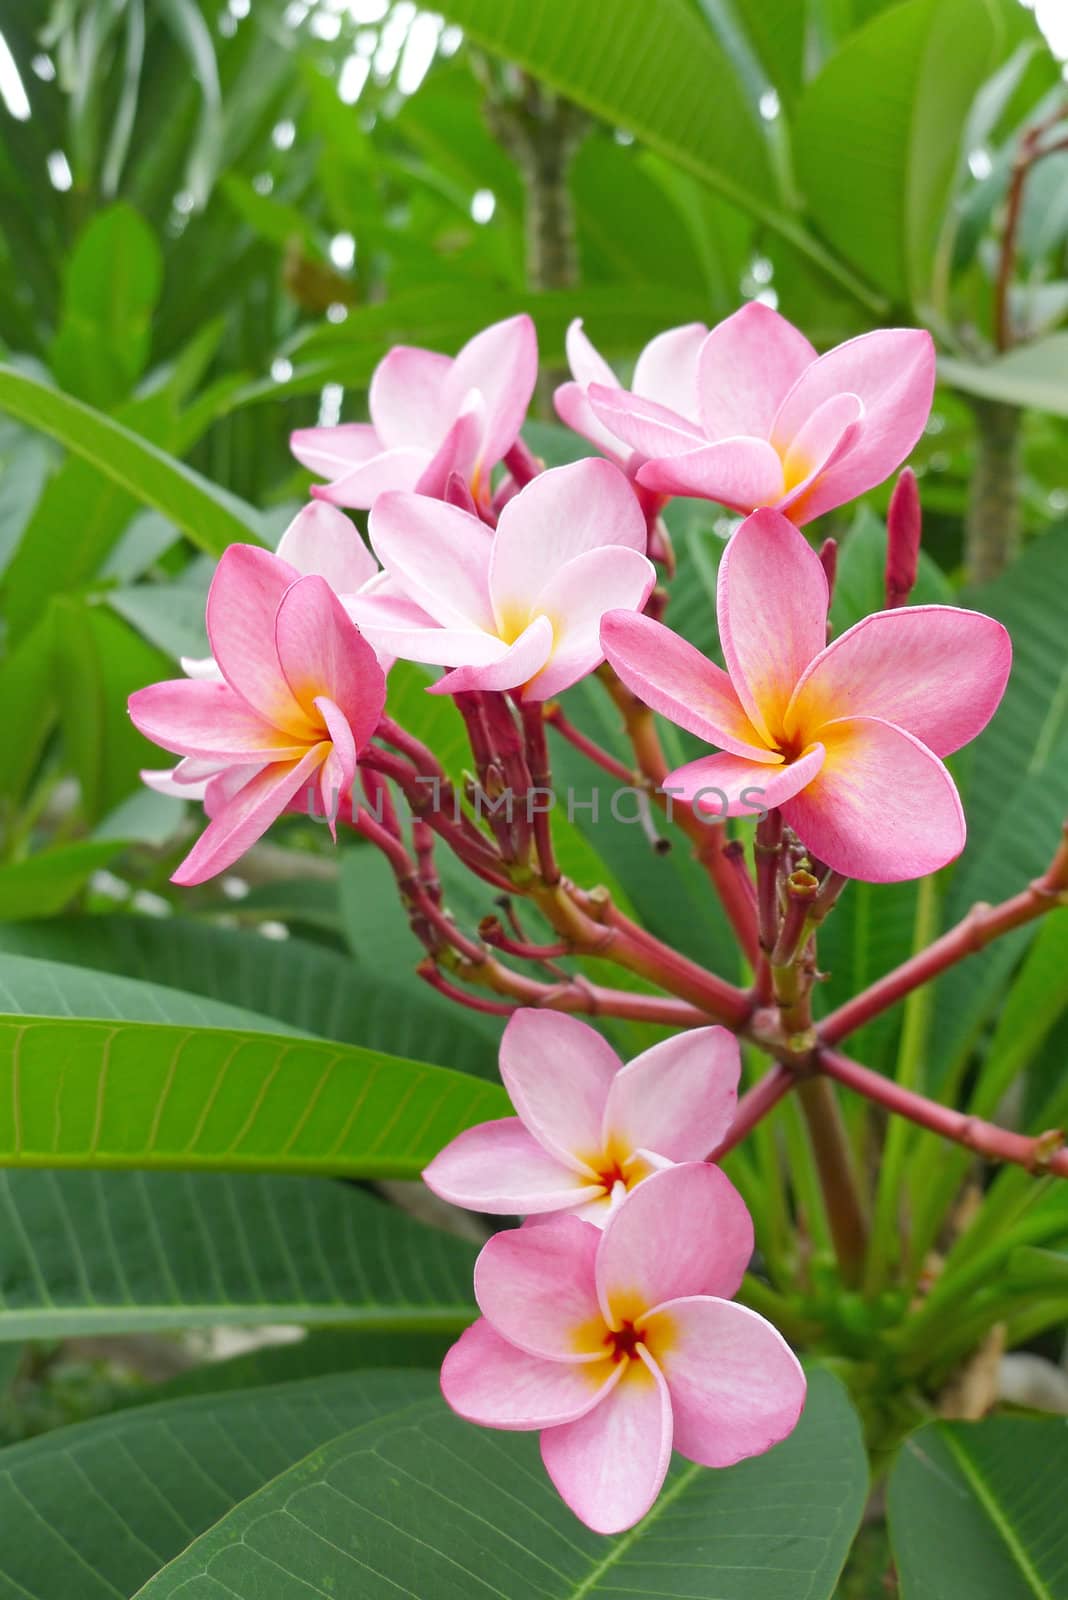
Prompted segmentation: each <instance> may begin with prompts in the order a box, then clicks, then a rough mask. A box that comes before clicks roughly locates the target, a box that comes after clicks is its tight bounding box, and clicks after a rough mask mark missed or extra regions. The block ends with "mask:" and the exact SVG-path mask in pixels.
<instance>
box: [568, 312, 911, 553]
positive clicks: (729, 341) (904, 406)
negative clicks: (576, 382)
mask: <svg viewBox="0 0 1068 1600" xmlns="http://www.w3.org/2000/svg"><path fill="white" fill-rule="evenodd" d="M683 333H689V336H690V340H691V341H692V340H693V339H694V338H695V337H696V330H682V329H680V330H676V334H677V335H680V336H681V335H682V334H683ZM665 337H667V336H665ZM649 348H650V349H652V346H650V347H649ZM691 363H692V349H690V348H689V346H687V347H686V350H685V360H684V361H682V363H681V367H680V378H679V383H680V387H682V388H683V389H684V390H685V396H684V402H682V403H680V401H678V400H675V401H667V402H665V401H664V400H663V399H662V398H659V396H654V395H653V393H652V389H651V387H650V384H649V383H648V381H643V387H642V389H639V388H638V374H637V372H636V373H635V389H634V391H633V392H628V391H627V390H625V389H621V388H620V387H619V386H618V384H616V383H615V380H614V379H612V380H611V381H610V382H607V383H606V382H605V381H604V379H603V377H602V379H601V380H597V379H594V378H591V377H590V376H589V375H588V374H587V379H586V382H585V390H584V397H583V400H582V404H581V407H580V405H579V401H578V400H577V398H576V397H574V396H573V395H570V394H569V393H566V392H565V391H567V390H568V389H569V388H570V386H568V385H565V388H564V391H562V393H564V402H565V403H564V409H563V410H562V411H561V415H563V416H565V419H568V418H569V414H570V415H571V416H575V417H576V419H577V420H576V421H575V422H574V423H573V424H572V425H573V426H578V427H579V431H580V432H587V428H586V426H583V423H582V419H583V418H584V417H585V416H586V414H587V412H588V413H589V414H592V416H593V418H594V419H595V420H596V422H597V424H598V425H599V429H600V430H601V431H600V434H599V436H598V437H597V439H596V440H595V442H596V443H598V444H603V439H604V436H605V435H607V436H609V437H610V438H611V439H613V440H614V441H616V445H615V451H616V452H618V450H619V448H620V446H621V445H626V446H629V448H630V449H631V451H633V452H635V454H634V455H632V456H631V458H630V463H629V466H628V470H629V471H631V472H634V473H635V474H636V476H637V481H638V484H639V485H640V486H641V487H642V488H644V489H647V490H650V491H652V492H654V493H656V494H658V495H673V494H682V495H695V496H697V497H698V498H700V499H704V500H715V501H717V502H718V503H719V504H720V505H723V506H726V507H727V508H728V509H730V510H733V511H740V512H749V511H753V510H755V509H756V508H757V507H759V506H775V507H777V508H778V509H779V510H780V511H783V512H785V513H786V514H787V515H788V516H789V517H790V519H791V521H793V522H795V523H797V524H798V525H799V526H800V525H803V524H804V523H806V522H811V521H812V519H813V518H814V517H818V516H820V515H821V514H822V513H823V512H825V511H830V510H832V509H833V507H835V506H840V505H843V504H844V503H845V502H846V501H847V500H852V499H853V498H854V497H855V496H857V495H859V494H864V493H865V492H866V491H867V490H868V489H872V488H874V487H875V485H876V484H879V483H882V482H883V480H884V479H885V478H887V477H888V476H889V475H890V473H891V472H893V470H894V468H895V467H897V466H899V465H900V463H901V462H902V461H903V460H904V459H905V457H906V456H907V455H908V453H909V451H910V450H911V449H912V447H913V445H914V444H915V443H916V440H917V439H918V438H919V436H920V434H921V433H922V431H923V427H924V424H925V423H926V421H927V417H928V413H929V412H930V409H931V397H932V394H933V392H934V380H935V352H934V345H933V343H932V340H931V336H930V334H928V333H925V332H923V331H922V330H921V329H916V328H888V329H882V330H879V331H876V332H875V333H865V334H862V335H861V336H860V337H859V338H857V339H850V340H848V341H847V342H846V343H845V344H840V345H838V346H836V348H835V349H833V350H829V351H828V352H827V353H826V355H822V356H818V355H817V354H816V351H815V350H814V349H813V347H812V346H811V345H810V344H809V342H808V340H807V339H806V338H805V336H804V334H802V333H800V332H799V331H798V330H797V329H796V328H795V327H794V326H793V325H792V323H789V322H787V321H786V319H785V317H780V316H779V314H778V312H776V311H772V310H771V309H770V308H769V307H768V306H764V305H761V304H760V303H759V302H758V301H753V302H751V303H750V304H749V305H745V306H743V307H742V309H741V310H740V311H736V312H735V313H734V315H733V316H730V317H728V318H727V319H726V320H725V321H724V322H721V323H719V324H718V325H717V326H716V327H715V328H713V329H712V331H711V332H710V333H708V334H707V335H706V336H705V337H704V338H703V339H702V340H701V343H700V348H699V351H698V353H697V357H696V374H695V376H694V378H693V380H692V381H693V385H694V388H695V390H696V395H695V403H694V405H693V406H691V405H690V404H689V403H688V398H687V397H688V395H689V392H690V388H689V386H690V382H691V379H690V368H691ZM643 380H644V374H643ZM558 405H559V401H558ZM587 437H592V435H591V434H589V433H587Z"/></svg>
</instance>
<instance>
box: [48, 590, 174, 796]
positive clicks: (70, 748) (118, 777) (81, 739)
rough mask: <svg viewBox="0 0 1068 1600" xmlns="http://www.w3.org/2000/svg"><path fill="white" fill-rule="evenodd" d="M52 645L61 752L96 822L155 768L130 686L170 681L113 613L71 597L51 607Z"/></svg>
mask: <svg viewBox="0 0 1068 1600" xmlns="http://www.w3.org/2000/svg"><path fill="white" fill-rule="evenodd" d="M55 641H56V642H55V670H56V684H57V693H58V698H59V706H60V728H61V730H62V733H63V743H64V747H65V753H66V756H67V760H68V761H69V763H70V765H71V766H72V767H73V769H74V775H75V777H76V778H77V779H78V783H79V785H80V787H81V794H82V807H83V810H84V812H85V815H86V817H87V818H88V820H89V822H90V823H95V822H99V820H100V818H101V817H103V816H106V815H107V813H108V812H109V811H111V810H112V809H113V808H114V807H115V806H116V805H118V803H119V802H120V800H123V799H125V798H126V796H127V795H129V794H132V793H133V792H134V791H135V790H137V789H139V788H140V786H141V779H140V773H141V770H142V768H144V767H153V766H158V765H159V764H160V754H159V749H158V747H157V746H156V745H153V744H151V743H150V742H149V741H148V740H147V739H146V738H145V737H144V736H143V735H142V734H140V733H138V731H137V729H136V728H135V727H134V725H133V723H132V722H131V721H130V717H129V714H128V712H127V710H126V702H127V700H128V699H129V697H130V695H131V694H132V693H133V692H134V690H135V689H142V688H144V686H145V684H146V683H154V682H156V681H158V680H159V679H161V678H167V677H169V676H170V675H171V674H170V663H169V662H168V660H167V658H166V657H165V656H163V655H161V654H160V653H159V651H157V650H153V649H152V648H151V647H150V646H149V645H147V644H145V642H144V641H143V640H142V639H140V638H139V637H138V635H137V634H136V633H134V632H133V630H132V629H131V628H128V627H127V626H126V624H125V623H124V622H122V621H121V620H120V618H118V617H117V616H115V615H114V613H113V612H111V611H109V610H107V609H106V608H105V607H103V606H90V605H85V604H83V603H82V602H80V601H78V600H74V599H66V598H63V599H59V600H57V601H56V602H55Z"/></svg>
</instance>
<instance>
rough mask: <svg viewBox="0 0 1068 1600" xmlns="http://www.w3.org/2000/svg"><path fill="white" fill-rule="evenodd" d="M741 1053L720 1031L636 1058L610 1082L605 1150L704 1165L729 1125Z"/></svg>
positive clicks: (680, 1037) (695, 1033)
mask: <svg viewBox="0 0 1068 1600" xmlns="http://www.w3.org/2000/svg"><path fill="white" fill-rule="evenodd" d="M740 1071H741V1054H740V1052H739V1049H738V1041H737V1040H736V1039H735V1037H734V1035H733V1034H730V1033H728V1032H727V1030H726V1028H694V1029H692V1030H691V1031H689V1032H685V1033H677V1034H675V1035H674V1037H673V1038H671V1039H664V1040H662V1042H661V1043H660V1044H654V1045H653V1046H652V1048H651V1049H649V1050H645V1051H643V1053H642V1054H641V1055H640V1056H635V1058H634V1060H633V1061H630V1062H628V1063H627V1065H626V1066H625V1067H624V1068H623V1070H622V1072H618V1073H617V1074H616V1076H615V1077H614V1078H613V1080H612V1085H611V1088H610V1089H609V1091H608V1101H607V1104H606V1105H605V1108H604V1134H603V1144H604V1147H605V1148H606V1149H617V1150H620V1151H627V1152H630V1151H633V1150H639V1149H645V1150H652V1151H655V1152H656V1154H657V1155H658V1156H666V1157H667V1158H668V1160H670V1161H703V1160H704V1159H705V1157H706V1156H707V1155H708V1154H709V1153H710V1152H711V1151H712V1150H714V1149H715V1148H716V1146H717V1145H718V1144H719V1143H720V1142H721V1140H722V1139H723V1136H724V1134H725V1133H726V1132H727V1129H728V1128H729V1127H730V1124H731V1120H732V1118H733V1116H734V1111H735V1107H736V1105H737V1103H738V1075H739V1073H740Z"/></svg>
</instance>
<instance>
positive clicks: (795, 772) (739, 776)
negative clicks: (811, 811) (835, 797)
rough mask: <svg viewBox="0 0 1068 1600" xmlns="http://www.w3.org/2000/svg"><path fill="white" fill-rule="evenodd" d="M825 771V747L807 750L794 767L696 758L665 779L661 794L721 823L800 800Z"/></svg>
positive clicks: (735, 758)
mask: <svg viewBox="0 0 1068 1600" xmlns="http://www.w3.org/2000/svg"><path fill="white" fill-rule="evenodd" d="M822 765H823V746H822V745H821V744H814V745H811V746H810V747H809V748H808V749H807V750H806V751H804V753H803V754H802V755H800V756H799V757H798V758H797V760H796V761H790V762H788V763H786V764H785V765H783V766H779V767H768V766H761V765H758V764H757V763H756V762H755V761H746V760H744V759H743V758H742V757H741V756H731V755H725V756H699V757H698V759H697V760H696V761H689V762H687V764H686V765H685V766H684V767H676V769H675V771H674V772H669V773H668V775H667V777H666V778H665V779H664V783H663V788H664V791H665V793H667V794H670V795H673V796H674V797H675V799H677V800H681V801H682V802H683V803H685V804H688V805H692V806H694V807H695V808H696V810H697V811H699V812H704V813H705V815H706V816H708V817H709V818H710V819H711V820H712V821H713V822H717V821H720V820H721V819H722V818H723V817H755V818H759V817H760V816H761V815H762V813H764V812H766V811H770V810H772V809H773V808H774V807H775V806H781V805H784V804H785V803H786V801H788V800H790V799H792V798H793V796H794V795H795V794H800V792H801V790H802V789H803V788H804V787H805V785H806V784H808V783H811V782H812V780H813V778H814V777H815V776H816V774H817V773H818V772H819V770H820V768H821V766H822Z"/></svg>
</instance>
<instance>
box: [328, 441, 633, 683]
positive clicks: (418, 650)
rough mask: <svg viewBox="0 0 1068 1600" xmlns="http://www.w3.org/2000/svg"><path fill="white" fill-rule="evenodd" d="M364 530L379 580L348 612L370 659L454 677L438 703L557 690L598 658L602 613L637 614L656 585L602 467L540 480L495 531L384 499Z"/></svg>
mask: <svg viewBox="0 0 1068 1600" xmlns="http://www.w3.org/2000/svg"><path fill="white" fill-rule="evenodd" d="M370 534H371V544H372V546H373V547H374V551H375V554H376V555H377V556H378V559H379V560H380V561H381V563H382V566H383V569H384V572H383V575H382V576H381V577H380V578H379V579H376V580H375V581H374V582H373V583H371V584H370V585H368V586H367V587H365V589H364V590H363V592H362V594H361V595H360V596H358V597H357V599H356V601H355V602H353V603H352V604H350V606H349V610H350V614H351V615H352V616H353V617H355V619H356V620H357V621H358V622H359V624H360V627H361V628H362V629H363V630H364V632H365V633H366V635H367V637H368V638H369V639H370V640H371V642H372V643H373V644H374V645H375V647H376V648H377V649H380V650H386V651H388V652H389V653H390V654H391V655H394V656H400V657H402V658H405V659H407V660H409V661H426V662H429V663H431V664H432V665H435V666H442V667H451V668H453V669H454V670H453V671H451V672H448V673H446V675H445V676H444V677H443V678H441V679H439V681H438V682H437V683H436V684H434V685H433V686H432V690H433V692H434V693H436V694H454V693H457V692H459V691H460V690H467V689H492V690H505V689H510V690H519V689H521V690H522V692H523V698H524V699H526V700H547V699H549V698H550V696H552V695H556V694H559V693H560V692H561V691H562V690H564V689H567V688H570V686H571V685H572V684H573V683H577V682H578V680H579V679H580V678H583V677H585V675H586V674H587V673H588V672H592V671H593V669H594V668H595V667H597V666H599V665H600V663H601V662H602V661H603V660H604V656H603V654H602V651H601V645H600V638H599V629H600V623H601V618H602V616H603V615H604V613H605V612H606V611H610V610H615V609H624V610H633V611H640V610H641V608H642V606H643V605H644V604H645V602H646V600H647V599H648V597H649V594H650V592H651V590H652V587H653V584H654V582H655V580H656V570H655V568H654V567H653V564H652V562H651V561H649V560H648V559H647V558H646V556H645V554H644V551H645V544H646V528H645V518H644V517H643V516H642V513H641V511H640V509H639V506H638V502H637V500H636V499H635V497H634V494H633V492H632V490H631V488H630V485H629V484H628V482H627V480H626V478H625V477H624V476H623V475H622V473H621V472H619V471H618V470H617V469H616V468H615V467H613V466H612V465H611V464H610V463H609V462H607V461H593V460H590V461H577V462H575V464H574V465H573V466H569V467H556V468H554V469H552V470H551V471H549V472H543V473H540V474H539V475H538V477H536V478H534V479H533V480H532V481H531V482H530V483H528V484H527V485H526V487H525V488H524V489H522V490H521V491H520V492H519V494H517V495H516V496H515V497H514V498H513V499H511V500H509V502H508V504H507V505H506V506H505V507H504V509H503V510H502V512H501V515H500V520H499V522H498V524H497V527H496V528H495V529H491V528H489V527H487V526H486V524H485V523H484V522H482V521H480V519H479V518H478V517H474V516H472V515H471V514H470V513H469V512H467V511H464V510H462V509H461V508H460V507H458V506H454V505H447V504H445V502H444V501H436V500H430V499H426V498H424V497H423V496H421V495H415V494H383V495H380V496H379V498H378V499H377V500H376V501H375V504H374V508H373V510H372V512H371V518H370Z"/></svg>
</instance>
